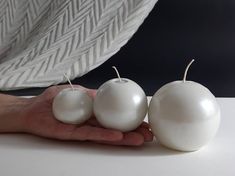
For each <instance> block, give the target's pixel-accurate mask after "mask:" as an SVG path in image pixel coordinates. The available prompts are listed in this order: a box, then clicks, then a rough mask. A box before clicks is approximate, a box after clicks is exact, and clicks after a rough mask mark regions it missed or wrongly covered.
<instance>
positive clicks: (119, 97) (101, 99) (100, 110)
mask: <svg viewBox="0 0 235 176" xmlns="http://www.w3.org/2000/svg"><path fill="white" fill-rule="evenodd" d="M147 109H148V104H147V97H146V95H145V93H144V91H143V89H142V88H141V87H140V86H139V85H138V84H137V83H135V82H134V81H132V80H129V79H126V78H122V81H120V80H119V79H118V78H117V79H112V80H109V81H107V82H105V83H104V84H103V85H102V86H101V87H100V88H99V89H98V91H97V94H96V97H95V100H94V114H95V116H96V118H97V120H98V121H99V122H100V124H102V125H103V126H104V127H106V128H111V129H116V130H120V131H123V132H125V131H131V130H134V129H135V128H137V127H138V126H139V125H140V124H141V123H142V121H143V119H144V117H145V115H146V113H147Z"/></svg>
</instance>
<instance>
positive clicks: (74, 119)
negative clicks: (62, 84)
mask: <svg viewBox="0 0 235 176" xmlns="http://www.w3.org/2000/svg"><path fill="white" fill-rule="evenodd" d="M65 77H66V78H67V76H66V75H65ZM67 79H68V78H67ZM68 81H69V83H70V85H71V88H66V89H63V90H62V91H60V92H59V93H58V94H57V95H56V97H55V98H54V100H53V104H52V111H53V114H54V116H55V118H56V119H57V120H59V121H61V122H63V123H68V124H81V123H83V122H85V121H86V120H88V119H89V118H90V117H91V115H92V112H93V99H92V98H91V97H90V96H89V95H87V93H86V92H85V91H84V90H82V89H79V88H74V87H73V85H72V84H71V82H70V80H69V79H68Z"/></svg>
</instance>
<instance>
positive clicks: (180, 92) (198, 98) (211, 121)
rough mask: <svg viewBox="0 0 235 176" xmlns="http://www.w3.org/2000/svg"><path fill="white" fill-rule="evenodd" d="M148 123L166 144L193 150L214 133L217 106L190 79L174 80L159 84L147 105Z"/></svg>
mask: <svg viewBox="0 0 235 176" xmlns="http://www.w3.org/2000/svg"><path fill="white" fill-rule="evenodd" d="M148 115H149V123H150V126H151V129H152V131H153V133H154V135H155V136H156V137H157V139H158V140H159V142H160V143H161V144H163V145H164V146H166V147H169V148H172V149H176V150H180V151H195V150H198V149H200V148H201V147H202V146H204V145H205V144H207V143H208V142H209V141H210V140H211V139H212V138H213V137H214V136H215V134H216V131H217V129H218V127H219V123H220V107H219V105H218V103H217V101H216V99H215V97H214V95H213V94H212V93H211V92H210V91H209V90H208V89H207V88H206V87H204V86H202V85H201V84H198V83H196V82H193V81H186V82H183V81H175V82H171V83H168V84H166V85H164V86H163V87H161V88H160V89H159V90H158V91H157V92H156V93H155V94H154V96H153V97H152V100H151V102H150V106H149V113H148Z"/></svg>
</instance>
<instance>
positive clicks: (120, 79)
mask: <svg viewBox="0 0 235 176" xmlns="http://www.w3.org/2000/svg"><path fill="white" fill-rule="evenodd" d="M112 68H113V69H114V70H115V71H116V73H117V76H118V78H119V81H120V82H121V81H122V78H121V77H120V75H119V72H118V70H117V68H116V67H115V66H112Z"/></svg>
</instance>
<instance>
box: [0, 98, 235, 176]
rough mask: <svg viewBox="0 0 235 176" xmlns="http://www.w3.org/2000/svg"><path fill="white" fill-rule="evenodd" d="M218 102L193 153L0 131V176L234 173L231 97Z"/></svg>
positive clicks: (233, 105) (234, 100)
mask: <svg viewBox="0 0 235 176" xmlns="http://www.w3.org/2000/svg"><path fill="white" fill-rule="evenodd" d="M218 102H219V104H220V105H221V110H222V119H221V126H220V129H219V132H218V134H217V136H216V138H215V139H214V140H213V141H211V142H210V144H209V145H208V146H206V147H204V148H203V149H201V150H199V151H197V152H191V153H181V152H176V151H172V150H169V149H166V148H164V147H162V146H160V145H159V144H157V142H153V143H149V144H145V145H144V146H142V147H117V146H107V145H99V144H94V143H89V142H60V141H54V140H49V139H43V138H39V137H35V136H31V135H23V134H1V135H0V175H2V176H15V175H17V176H28V175H30V176H72V175H81V176H86V175H92V176H99V175H100V176H101V175H102V176H104V175H112V176H116V175H117V176H121V175H134V176H143V175H148V176H152V175H154V176H158V175H159V176H165V175H166V176H171V175H172V176H173V175H174V176H177V175H180V176H189V175H190V176H194V175H195V176H196V175H197V176H198V175H201V176H225V175H226V176H229V175H231V176H234V175H235V167H234V163H235V151H234V149H235V138H234V137H233V136H234V135H235V118H234V114H235V98H218Z"/></svg>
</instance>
